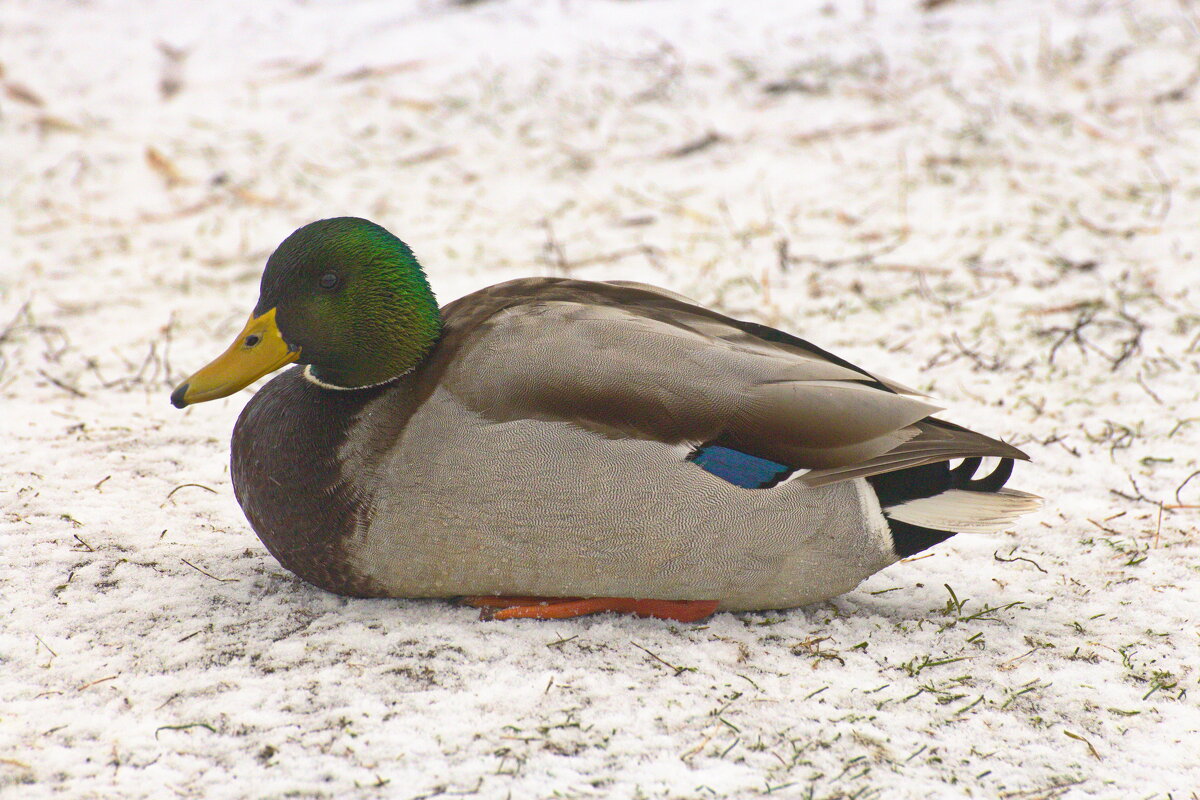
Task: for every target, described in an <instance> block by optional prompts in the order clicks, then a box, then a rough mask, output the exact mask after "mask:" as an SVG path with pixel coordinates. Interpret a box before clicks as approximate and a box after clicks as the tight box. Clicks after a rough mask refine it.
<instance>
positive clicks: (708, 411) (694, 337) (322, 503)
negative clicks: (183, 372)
mask: <svg viewBox="0 0 1200 800" xmlns="http://www.w3.org/2000/svg"><path fill="white" fill-rule="evenodd" d="M288 364H294V365H295V366H293V367H291V368H290V369H288V370H287V371H285V372H283V373H282V374H280V375H278V376H276V377H275V378H274V379H273V380H271V381H270V382H268V383H267V384H266V385H265V386H264V387H263V388H262V389H261V390H260V391H259V392H258V393H257V394H255V395H254V396H253V398H251V400H250V401H249V402H248V403H247V404H246V407H245V409H244V410H243V411H242V413H241V416H240V417H239V418H238V421H237V424H236V426H235V427H234V431H233V444H232V472H231V474H232V479H233V487H234V493H235V495H236V497H237V500H238V502H239V503H240V504H241V506H242V509H243V510H244V511H245V514H246V517H247V519H249V521H250V524H251V525H252V526H253V528H254V530H255V532H257V534H258V536H259V538H261V539H262V542H263V544H265V545H266V547H267V549H268V550H269V551H270V552H271V553H272V554H273V555H274V556H275V557H276V558H277V559H278V560H279V562H280V563H281V564H282V565H283V566H284V567H286V568H287V569H289V570H291V571H292V572H294V573H295V574H296V575H298V576H299V577H301V578H303V579H304V580H306V581H308V582H309V583H312V584H314V585H316V586H318V587H321V588H322V589H326V590H328V591H330V592H336V593H338V594H343V595H350V596H356V597H408V598H416V597H465V598H467V599H468V601H469V602H471V603H473V604H474V605H476V606H479V607H482V608H484V609H485V613H490V614H491V615H492V616H493V617H494V618H500V619H504V618H515V617H540V618H561V617H570V616H576V615H579V614H585V613H591V612H595V611H604V610H612V611H620V612H626V613H633V614H638V615H642V616H654V617H661V618H667V619H675V620H684V621H687V620H696V619H702V618H704V617H706V616H708V615H709V614H712V613H713V612H714V611H717V610H729V611H742V610H753V609H779V608H790V607H794V606H801V605H805V604H808V603H813V602H816V601H819V600H824V599H827V598H830V597H833V596H835V595H838V594H842V593H844V592H847V591H849V590H851V589H853V588H854V587H855V586H857V585H858V584H859V583H860V582H861V581H863V580H864V579H865V578H867V577H868V576H870V575H871V574H873V573H875V572H877V571H878V570H881V569H883V568H884V567H886V566H888V565H889V564H892V563H894V562H896V561H897V560H899V559H901V558H903V557H906V556H910V555H912V554H913V553H916V552H918V551H921V550H924V549H925V548H928V547H930V546H932V545H934V544H936V543H938V542H941V541H942V540H944V539H947V538H948V537H950V536H953V535H954V534H955V533H956V532H989V531H997V530H1001V529H1004V528H1006V527H1008V526H1009V525H1010V524H1011V523H1012V521H1013V520H1014V519H1015V518H1016V517H1018V516H1019V515H1021V514H1023V513H1025V512H1028V511H1031V510H1033V509H1034V508H1036V507H1037V505H1038V499H1037V498H1036V497H1035V496H1034V495H1030V494H1026V493H1024V492H1018V491H1014V490H1011V489H1006V488H1003V487H1004V484H1005V482H1006V481H1007V480H1008V478H1009V476H1010V474H1011V473H1012V467H1013V461H1014V460H1016V459H1025V458H1027V457H1026V455H1025V454H1024V453H1022V452H1021V451H1020V450H1018V449H1017V448H1015V447H1013V446H1011V445H1008V444H1005V443H1004V442H1001V441H998V440H996V439H992V438H989V437H987V436H984V435H982V434H979V433H975V432H973V431H970V430H967V429H966V428H962V427H959V426H958V425H954V424H952V423H949V422H944V421H942V420H939V419H936V418H934V417H932V416H930V414H931V413H933V412H935V411H937V410H939V409H938V407H936V406H934V405H932V404H931V403H930V402H929V400H928V399H927V398H925V397H924V396H922V395H919V394H918V393H916V392H914V391H913V390H911V389H907V388H905V387H904V386H901V385H900V384H898V383H894V382H892V381H889V380H887V379H885V378H881V377H878V376H875V375H873V374H871V373H869V372H867V371H865V370H863V369H861V368H859V367H856V366H854V365H853V364H850V363H849V362H847V361H845V360H843V359H841V358H838V357H837V356H835V355H832V354H831V353H827V352H826V351H824V350H822V349H821V348H819V347H816V346H815V345H812V344H810V343H808V342H806V341H804V340H803V339H799V338H796V337H795V336H792V335H790V334H787V333H784V332H782V331H779V330H775V329H773V328H769V327H766V326H764V325H759V324H756V323H753V322H743V321H740V320H736V319H731V318H729V317H726V316H724V315H722V314H719V313H717V312H715V311H711V310H709V309H706V308H703V307H701V306H698V305H696V304H694V303H693V302H691V301H689V300H687V299H686V298H683V297H681V296H679V295H676V294H674V293H672V292H669V291H666V290H663V289H658V288H655V287H653V286H649V285H645V284H639V283H631V282H623V281H612V282H603V283H601V282H592V281H582V280H572V279H569V278H525V279H520V280H513V281H508V282H506V283H501V284H497V285H495V286H491V287H488V288H486V289H483V290H481V291H478V292H475V293H473V294H469V295H467V296H466V297H463V298H461V299H459V300H456V301H454V302H452V303H450V304H449V305H447V306H445V307H444V308H441V309H439V308H438V305H437V302H436V301H435V300H434V296H433V293H432V291H431V290H430V287H429V283H428V281H427V280H426V277H425V274H424V272H423V271H422V268H421V266H420V264H419V263H418V262H417V259H416V257H415V256H414V255H413V253H412V251H411V250H410V249H409V247H408V246H407V245H406V244H405V243H404V242H402V241H400V240H399V239H398V238H396V237H395V236H393V235H392V234H391V233H389V232H388V231H387V230H385V229H384V228H382V227H380V226H379V225H376V224H374V223H372V222H369V221H367V220H363V219H356V218H350V217H342V218H337V219H326V220H321V221H318V222H313V223H311V224H309V225H305V226H304V227H302V228H300V229H299V230H297V231H296V232H294V233H293V234H292V235H291V236H289V237H288V238H287V239H286V240H284V242H283V243H282V244H281V245H280V246H279V248H278V249H277V250H275V252H274V253H273V254H272V255H271V257H270V258H269V259H268V260H267V265H266V270H265V272H264V273H263V277H262V284H261V287H260V292H259V298H258V305H256V306H255V308H254V311H253V312H252V313H251V315H250V319H249V321H248V322H247V323H246V325H245V327H244V328H243V329H242V331H241V333H239V334H238V335H237V338H236V339H235V340H234V342H233V344H232V345H230V347H229V348H228V349H227V350H226V351H225V352H224V353H223V354H222V355H221V356H219V357H218V358H217V359H216V360H214V361H213V362H212V363H210V364H208V365H207V366H205V367H204V368H202V369H201V370H200V371H198V372H197V373H195V374H194V375H192V376H191V377H190V378H188V379H187V380H186V381H184V382H183V383H182V384H180V385H179V386H178V387H177V388H176V389H175V391H174V392H173V393H172V394H171V402H172V403H173V404H174V405H175V406H177V407H179V408H183V407H184V406H187V405H190V404H192V403H200V402H204V401H207V400H213V399H216V398H219V397H225V396H227V395H230V394H233V393H234V392H236V391H238V390H239V389H242V388H244V387H245V386H247V385H248V384H250V383H251V382H253V381H254V380H256V379H258V378H259V377H261V376H263V375H266V374H267V373H270V372H273V371H275V370H277V369H279V368H281V367H284V366H286V365H288ZM984 457H995V458H998V459H999V461H998V462H997V463H998V466H997V467H995V469H994V470H993V471H991V472H990V474H987V475H984V476H983V477H975V476H976V473H977V471H978V469H979V467H980V462H981V459H982V458H984ZM960 459H961V460H962V461H961V463H960V464H958V465H957V466H954V467H953V468H951V463H952V462H953V461H957V460H960Z"/></svg>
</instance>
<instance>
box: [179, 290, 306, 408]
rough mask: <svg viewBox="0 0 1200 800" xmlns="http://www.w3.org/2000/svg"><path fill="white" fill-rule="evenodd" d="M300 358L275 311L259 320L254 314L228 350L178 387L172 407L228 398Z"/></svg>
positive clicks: (272, 310)
mask: <svg viewBox="0 0 1200 800" xmlns="http://www.w3.org/2000/svg"><path fill="white" fill-rule="evenodd" d="M299 357H300V350H299V348H297V349H294V350H293V349H292V348H290V347H289V346H288V344H287V342H285V341H284V340H283V336H282V335H281V334H280V333H279V327H278V326H277V325H276V324H275V309H273V308H272V309H271V310H270V311H268V312H267V313H265V314H263V315H261V316H258V317H256V316H254V315H251V316H250V320H249V321H248V322H247V323H246V327H244V328H242V332H241V333H239V334H238V335H237V338H236V339H234V340H233V344H231V345H229V349H228V350H226V351H225V352H224V353H222V354H221V355H219V356H217V357H216V358H215V359H214V360H213V361H211V362H210V363H209V364H208V365H207V366H204V367H202V368H201V369H200V370H199V371H198V372H196V373H195V374H194V375H192V376H191V377H190V378H188V379H187V380H186V381H184V382H183V383H181V384H179V385H178V386H176V387H175V391H173V392H171V404H172V405H174V406H175V407H176V408H183V407H184V406H187V405H191V404H192V403H203V402H204V401H206V400H216V399H217V398H220V397H228V396H229V395H231V394H233V393H234V392H236V391H238V390H240V389H244V388H246V387H247V386H249V385H250V384H252V383H254V381H256V380H258V379H259V378H261V377H262V376H263V375H266V374H267V373H269V372H274V371H275V370H277V369H279V368H280V367H282V366H284V365H285V364H291V363H292V362H293V361H295V360H296V359H298V358H299Z"/></svg>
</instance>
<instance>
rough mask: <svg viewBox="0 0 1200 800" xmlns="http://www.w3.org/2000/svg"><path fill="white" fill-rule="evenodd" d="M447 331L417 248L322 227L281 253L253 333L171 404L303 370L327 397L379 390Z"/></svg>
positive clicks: (359, 231)
mask: <svg viewBox="0 0 1200 800" xmlns="http://www.w3.org/2000/svg"><path fill="white" fill-rule="evenodd" d="M441 325H442V318H441V313H440V312H439V310H438V305H437V301H436V300H435V299H434V296H433V292H432V291H431V290H430V288H429V282H428V281H427V280H426V278H425V273H424V272H423V271H422V270H421V265H420V264H418V263H417V259H416V257H415V256H413V254H412V251H411V250H409V248H408V245H406V244H404V242H402V241H400V240H399V239H397V238H396V237H395V236H393V235H392V234H390V233H388V232H387V231H386V230H385V229H384V228H382V227H380V226H378V225H376V224H375V223H373V222H368V221H367V220H365V219H358V218H355V217H338V218H335V219H324V220H320V221H318V222H313V223H310V224H308V225H305V226H304V227H302V228H300V229H299V230H297V231H296V232H295V233H293V234H292V235H291V236H289V237H288V238H287V239H285V240H284V241H283V244H281V245H279V247H278V248H277V249H276V250H275V252H274V253H272V254H271V257H270V258H269V259H268V260H267V268H266V270H265V271H264V272H263V277H262V284H261V286H260V288H259V298H258V305H257V306H255V308H254V312H253V313H252V314H251V315H250V320H249V321H248V322H247V323H246V327H245V328H243V329H242V331H241V333H239V334H238V336H237V338H236V339H235V340H234V342H233V344H231V345H230V346H229V349H227V350H226V351H225V352H224V353H222V354H221V355H220V356H218V357H217V359H216V360H214V361H213V362H212V363H210V364H208V365H207V366H205V367H204V368H202V369H201V370H200V371H199V372H197V373H196V374H194V375H192V376H191V377H190V378H188V379H187V380H186V381H184V382H183V383H181V384H180V385H179V386H178V387H177V388H176V389H175V391H174V392H172V393H171V402H172V403H173V404H174V405H175V406H176V407H178V408H183V407H184V406H186V405H190V404H192V403H201V402H204V401H205V400H215V399H217V398H219V397H226V396H228V395H230V394H233V393H234V392H236V391H238V390H239V389H242V388H244V387H245V386H247V385H249V384H250V383H252V382H254V381H255V380H257V379H258V378H260V377H262V376H263V375H266V374H267V373H269V372H274V371H275V370H277V369H279V368H280V367H282V366H284V365H286V364H291V363H293V362H299V363H301V364H307V365H308V368H307V369H306V370H305V375H306V376H307V377H308V378H309V379H310V380H312V381H313V382H314V383H316V384H317V385H319V386H322V387H324V388H326V389H330V390H339V389H362V388H366V387H368V386H377V385H379V384H381V383H386V382H388V381H390V380H393V379H395V378H397V377H399V376H400V375H403V374H404V373H406V372H408V371H409V370H411V369H413V368H414V367H415V366H417V365H418V364H419V363H421V361H422V360H423V359H424V358H425V357H426V356H427V355H428V354H429V352H430V350H432V349H433V346H434V345H435V344H436V343H437V340H438V336H439V335H440V334H441Z"/></svg>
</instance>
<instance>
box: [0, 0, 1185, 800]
mask: <svg viewBox="0 0 1200 800" xmlns="http://www.w3.org/2000/svg"><path fill="white" fill-rule="evenodd" d="M924 6H933V8H928V9H927V8H924ZM0 42H3V47H2V48H0V66H2V68H3V74H2V75H0V196H2V198H3V200H2V203H0V257H2V259H3V261H2V263H0V395H2V398H3V399H2V400H0V403H2V406H0V427H2V439H0V503H2V508H3V517H2V520H0V526H2V531H0V554H2V563H3V571H2V572H0V587H2V604H3V608H0V795H2V796H3V797H5V798H8V797H13V798H40V797H49V796H64V797H79V798H114V797H120V798H126V797H128V798H136V797H148V798H164V797H176V796H178V797H186V798H192V797H194V798H239V797H258V798H275V797H305V798H307V797H330V798H334V797H336V798H375V797H388V798H392V797H395V798H417V797H420V798H437V797H480V798H504V797H513V798H534V797H562V798H594V797H644V798H702V797H730V796H739V797H745V796H753V795H756V794H765V793H768V792H770V793H772V794H777V795H779V796H782V797H814V798H839V797H847V798H849V797H854V798H868V797H879V798H893V797H921V798H925V797H958V796H968V797H981V798H994V797H999V798H1022V799H1025V798H1053V797H1112V798H1148V797H1158V798H1166V797H1167V796H1168V794H1169V795H1170V796H1171V797H1174V798H1185V797H1187V798H1192V797H1196V796H1197V792H1198V791H1200V789H1198V788H1197V787H1200V765H1198V762H1200V759H1198V757H1197V755H1196V754H1197V752H1200V707H1198V703H1200V631H1198V626H1200V546H1198V545H1200V533H1198V532H1197V527H1198V523H1200V508H1198V506H1200V476H1196V475H1195V473H1196V470H1198V469H1200V464H1198V463H1197V460H1198V453H1200V401H1198V399H1197V396H1198V394H1200V261H1198V257H1197V254H1198V250H1200V228H1198V227H1197V221H1198V220H1200V103H1198V98H1200V8H1198V7H1197V5H1196V4H1195V3H1192V2H1187V1H1185V0H1179V1H1178V2H1177V1H1176V0H1161V1H1159V2H1156V1H1154V0H1139V2H1101V1H1100V0H1095V1H1094V2H1082V1H1080V2H1075V0H1070V2H1068V1H1067V0H1062V1H1061V2H1053V0H993V1H992V2H986V1H982V0H981V1H980V2H972V0H950V1H949V2H925V3H921V2H918V0H904V1H900V0H896V1H895V2H893V1H892V0H861V2H859V1H857V0H856V1H855V2H844V3H833V2H829V3H825V2H811V1H808V0H806V1H804V2H797V1H796V0H793V1H792V2H759V3H733V2H728V3H719V2H707V1H705V0H695V1H693V2H689V1H688V0H625V1H624V2H618V1H617V0H590V1H585V0H553V1H551V0H546V1H545V2H516V0H513V1H512V2H505V1H504V0H492V1H491V2H478V3H459V4H454V3H449V2H441V0H407V2H383V1H382V0H358V1H356V2H336V3H335V2H288V0H259V1H258V2H254V3H242V2H234V1H233V0H210V1H209V2H205V3H149V2H146V3H135V2H129V1H128V0H110V1H109V2H103V1H102V0H95V1H93V2H60V1H58V0H7V2H4V3H3V4H0ZM342 214H354V215H360V216H366V217H369V218H371V219H374V220H376V221H378V222H380V223H382V224H384V225H386V226H387V227H389V228H391V229H392V230H393V231H395V232H396V233H397V234H398V235H400V236H401V237H402V238H404V239H405V240H407V241H408V242H410V243H411V244H412V246H413V248H414V249H415V250H416V252H417V253H418V255H419V256H420V257H421V259H422V260H423V261H424V263H425V264H426V266H427V268H428V271H429V274H430V278H431V280H432V283H433V285H434V288H435V289H436V291H437V292H438V294H439V297H440V298H441V299H442V300H443V301H447V300H450V299H452V298H454V297H457V296H459V295H461V294H463V293H466V292H468V291H471V290H473V289H476V288H479V287H482V286H485V285H487V284H490V283H494V282H497V281H500V280H504V279H508V278H512V277H517V276H521V275H561V274H569V275H573V276H578V277H585V278H602V279H618V278H621V279H632V280H642V281H648V282H651V283H655V284H658V285H662V286H664V287H667V288H670V289H672V290H675V291H679V292H682V293H685V294H687V295H690V296H692V297H695V298H696V299H697V300H699V301H700V302H703V303H705V304H708V305H712V306H714V307H716V308H719V309H721V310H723V311H725V312H727V313H731V314H735V315H739V316H743V317H745V318H748V319H753V320H756V321H759V322H764V323H768V324H771V325H777V326H780V327H783V328H785V329H787V330H789V331H792V332H794V333H797V334H799V335H801V336H804V337H806V338H809V339H811V340H812V341H814V342H815V343H817V344H819V345H821V346H823V347H826V348H828V349H831V350H833V351H834V352H836V353H838V354H840V355H842V356H844V357H846V358H849V359H850V360H852V361H854V362H856V363H859V364H861V365H863V366H864V367H867V368H868V369H872V370H876V371H878V372H880V373H882V374H884V375H886V376H888V377H891V378H893V379H895V380H897V381H900V382H902V383H906V384H908V385H911V386H914V387H915V388H918V389H921V390H925V391H929V392H931V393H933V394H935V395H936V396H937V397H939V398H940V399H941V400H942V401H943V402H945V403H946V404H947V405H948V406H949V410H948V411H947V412H946V413H945V416H946V417H947V418H949V419H952V420H955V421H957V422H960V423H962V424H966V425H969V426H971V427H974V428H976V429H978V430H981V431H984V432H988V433H991V434H993V435H996V436H1002V437H1004V438H1006V439H1008V440H1010V441H1012V442H1014V443H1015V444H1017V445H1019V446H1021V447H1023V448H1024V449H1026V450H1027V451H1028V452H1029V454H1030V455H1031V456H1032V458H1033V463H1032V464H1020V465H1018V469H1017V471H1016V475H1015V476H1014V478H1013V480H1012V486H1013V487H1014V488H1018V489H1023V490H1027V491H1032V492H1036V493H1038V494H1040V495H1043V496H1044V497H1045V498H1046V499H1047V505H1046V508H1045V509H1044V510H1043V511H1041V512H1039V513H1038V514H1036V515H1033V516H1030V517H1025V518H1023V519H1022V520H1020V521H1019V523H1018V524H1017V525H1016V526H1015V528H1014V529H1013V530H1011V531H1009V532H1006V533H1002V534H993V535H973V536H959V537H957V538H955V539H953V540H951V541H949V542H947V543H945V544H943V545H940V546H938V547H936V548H934V549H933V550H932V551H930V552H929V554H928V555H927V556H925V557H923V558H919V559H916V560H913V561H910V562H908V563H902V564H898V565H896V566H894V567H892V568H890V569H888V570H886V571H885V572H883V573H881V574H879V575H877V576H875V577H874V578H872V579H871V580H869V581H868V582H866V583H865V584H863V585H862V586H861V587H860V588H859V589H858V590H857V591H854V592H852V593H850V594H848V595H845V596H843V597H839V598H837V599H836V600H834V601H832V602H829V603H825V604H822V605H819V606H815V607H811V608H805V609H799V610H792V611H786V612H778V613H760V614H741V615H731V614H721V615H718V616H716V617H715V618H713V619H712V620H710V621H708V622H706V623H704V624H700V625H675V624H668V623H664V622H660V621H651V620H637V619H628V618H616V617H612V616H599V617H594V618H587V619H581V620H577V621H564V622H553V623H542V624H538V623H532V622H517V623H504V624H502V623H481V622H479V621H477V613H476V612H475V611H473V610H470V609H468V608H465V607H461V606H457V605H454V604H452V603H448V602H407V601H361V600H347V599H343V598H339V597H335V596H332V595H329V594H325V593H323V592H321V591H319V590H316V589H313V588H311V587H309V586H307V585H305V584H302V583H300V582H299V581H297V580H296V579H294V578H293V577H292V576H291V575H289V574H288V573H286V572H285V571H284V570H283V569H282V568H280V567H279V565H278V564H277V563H276V562H275V561H274V560H273V559H272V558H271V557H270V556H269V555H268V554H267V553H266V552H265V551H264V549H263V548H262V547H261V545H260V544H259V543H258V541H257V539H256V538H255V537H254V535H253V533H252V532H251V531H250V529H249V527H248V525H247V524H246V522H245V520H244V518H243V517H242V514H241V512H240V510H239V509H238V507H237V505H236V504H235V502H234V500H233V497H232V492H231V489H230V485H229V474H228V467H227V463H228V461H227V459H228V436H229V432H230V429H231V426H232V424H233V420H234V419H235V417H236V414H237V413H238V411H239V409H240V408H241V407H242V405H243V404H244V402H245V400H246V397H247V396H248V395H247V394H246V393H243V394H240V395H238V396H235V397H231V398H229V399H227V400H222V401H217V402H214V403H207V404H204V405H201V406H196V407H192V408H189V409H187V410H186V411H184V412H179V411H176V410H175V409H173V408H171V406H170V405H169V404H168V402H167V396H168V393H169V391H170V388H171V386H172V384H173V382H174V381H176V380H178V379H180V378H181V377H183V376H184V375H185V374H187V373H188V372H190V371H191V370H193V369H195V368H197V367H198V366H200V365H201V364H203V363H204V362H206V361H207V360H208V359H209V358H211V357H212V356H214V355H216V354H217V353H218V352H220V351H221V350H222V349H223V348H224V347H225V345H226V344H227V340H228V339H229V338H230V337H231V336H232V335H233V334H234V333H235V332H236V331H237V330H238V329H239V327H240V326H241V323H242V321H243V320H244V319H245V316H246V314H247V313H248V312H249V310H250V309H251V308H252V307H253V305H254V301H255V298H256V293H257V282H258V277H259V275H260V271H261V269H262V265H263V263H264V260H265V257H266V256H267V255H268V254H269V252H270V251H271V249H272V248H273V247H274V246H275V245H276V244H277V243H278V242H279V241H281V240H282V239H283V238H284V237H285V236H286V235H287V234H288V233H289V232H291V231H292V230H293V229H294V228H296V227H298V226H299V225H301V224H303V223H305V222H308V221H310V220H313V219H316V218H320V217H325V216H335V215H342Z"/></svg>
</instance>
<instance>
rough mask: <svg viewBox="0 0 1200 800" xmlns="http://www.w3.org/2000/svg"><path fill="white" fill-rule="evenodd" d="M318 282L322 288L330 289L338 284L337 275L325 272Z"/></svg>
mask: <svg viewBox="0 0 1200 800" xmlns="http://www.w3.org/2000/svg"><path fill="white" fill-rule="evenodd" d="M318 283H319V284H320V286H321V288H322V289H332V288H333V287H335V286H337V285H338V276H337V275H336V274H334V273H332V272H326V273H325V274H324V275H322V276H321V280H320V281H318Z"/></svg>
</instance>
